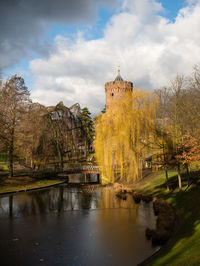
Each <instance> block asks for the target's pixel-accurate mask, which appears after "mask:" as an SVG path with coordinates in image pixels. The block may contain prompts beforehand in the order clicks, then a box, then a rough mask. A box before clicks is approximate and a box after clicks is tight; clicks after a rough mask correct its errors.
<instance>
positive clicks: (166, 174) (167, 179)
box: [165, 167, 170, 191]
mask: <svg viewBox="0 0 200 266" xmlns="http://www.w3.org/2000/svg"><path fill="white" fill-rule="evenodd" d="M165 177H166V184H167V191H169V190H170V189H169V178H168V171H167V167H165Z"/></svg>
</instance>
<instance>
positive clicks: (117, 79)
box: [115, 66, 123, 81]
mask: <svg viewBox="0 0 200 266" xmlns="http://www.w3.org/2000/svg"><path fill="white" fill-rule="evenodd" d="M117 68H118V69H117V72H118V74H117V77H116V79H115V81H123V79H122V77H121V75H120V66H117Z"/></svg>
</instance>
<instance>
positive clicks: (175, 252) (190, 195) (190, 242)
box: [134, 172, 200, 266]
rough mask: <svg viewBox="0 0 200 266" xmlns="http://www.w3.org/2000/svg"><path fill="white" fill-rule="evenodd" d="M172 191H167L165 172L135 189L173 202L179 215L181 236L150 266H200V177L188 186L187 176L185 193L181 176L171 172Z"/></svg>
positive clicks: (178, 235) (193, 175)
mask: <svg viewBox="0 0 200 266" xmlns="http://www.w3.org/2000/svg"><path fill="white" fill-rule="evenodd" d="M169 176H170V187H171V191H169V192H167V191H166V184H165V175H164V173H154V174H152V175H150V176H149V177H147V178H145V179H144V180H142V181H141V182H140V183H137V184H136V186H134V189H136V190H137V191H140V192H141V193H151V194H152V195H153V196H157V197H159V198H164V199H165V200H166V201H167V202H169V203H171V204H172V205H173V206H174V208H175V210H176V213H177V214H178V216H179V225H178V230H177V233H176V234H175V236H174V238H173V239H172V242H171V243H170V244H168V245H167V246H166V247H164V248H163V250H162V251H161V253H159V255H158V257H156V258H154V259H153V260H152V262H150V263H148V265H190V266H191V265H200V252H199V251H200V208H199V202H200V178H199V173H197V172H196V173H193V174H192V184H191V185H190V187H189V188H188V187H187V182H186V180H187V177H186V176H184V175H183V185H184V186H183V192H179V191H178V184H177V176H176V173H175V172H171V173H170V175H169Z"/></svg>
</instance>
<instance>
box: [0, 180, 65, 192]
mask: <svg viewBox="0 0 200 266" xmlns="http://www.w3.org/2000/svg"><path fill="white" fill-rule="evenodd" d="M26 179H27V180H26ZM61 182H62V181H61V180H59V179H54V180H47V179H44V180H31V179H29V178H28V177H24V178H23V179H21V180H16V179H15V180H8V179H7V180H5V181H3V182H1V183H0V193H7V192H16V191H19V190H28V189H34V188H35V189H37V188H41V187H46V186H51V185H56V184H59V183H61Z"/></svg>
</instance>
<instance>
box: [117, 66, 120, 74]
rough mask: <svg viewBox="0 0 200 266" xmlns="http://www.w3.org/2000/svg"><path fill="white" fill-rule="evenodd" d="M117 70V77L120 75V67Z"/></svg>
mask: <svg viewBox="0 0 200 266" xmlns="http://www.w3.org/2000/svg"><path fill="white" fill-rule="evenodd" d="M117 68H118V70H117V71H118V75H120V65H119V66H117Z"/></svg>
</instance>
